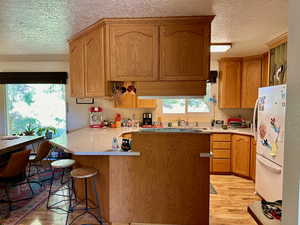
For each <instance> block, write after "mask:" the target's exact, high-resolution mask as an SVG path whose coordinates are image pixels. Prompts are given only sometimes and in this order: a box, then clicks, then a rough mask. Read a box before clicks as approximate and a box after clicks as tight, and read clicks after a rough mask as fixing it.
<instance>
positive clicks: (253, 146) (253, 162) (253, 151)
mask: <svg viewBox="0 0 300 225" xmlns="http://www.w3.org/2000/svg"><path fill="white" fill-rule="evenodd" d="M255 171H256V141H255V139H254V138H253V137H251V161H250V178H251V179H252V180H255Z"/></svg>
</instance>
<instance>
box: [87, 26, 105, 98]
mask: <svg viewBox="0 0 300 225" xmlns="http://www.w3.org/2000/svg"><path fill="white" fill-rule="evenodd" d="M84 59H85V93H86V96H88V97H99V96H105V76H104V50H103V29H102V28H101V27H99V26H98V27H97V28H95V29H94V30H93V31H91V32H90V33H88V34H87V35H86V36H85V38H84Z"/></svg>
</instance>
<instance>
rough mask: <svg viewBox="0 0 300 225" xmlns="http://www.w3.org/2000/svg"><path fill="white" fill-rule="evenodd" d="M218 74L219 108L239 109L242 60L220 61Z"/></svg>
mask: <svg viewBox="0 0 300 225" xmlns="http://www.w3.org/2000/svg"><path fill="white" fill-rule="evenodd" d="M219 74H220V75H219V81H218V82H219V107H220V108H223V109H225V108H240V107H241V76H242V60H241V59H240V58H234V59H226V60H221V61H220V73H219Z"/></svg>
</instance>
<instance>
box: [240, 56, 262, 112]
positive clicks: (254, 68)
mask: <svg viewBox="0 0 300 225" xmlns="http://www.w3.org/2000/svg"><path fill="white" fill-rule="evenodd" d="M261 66H262V65H261V56H258V57H251V58H245V59H244V61H243V75H242V108H254V106H255V102H256V100H257V97H258V88H259V87H260V86H261V76H262V67H261Z"/></svg>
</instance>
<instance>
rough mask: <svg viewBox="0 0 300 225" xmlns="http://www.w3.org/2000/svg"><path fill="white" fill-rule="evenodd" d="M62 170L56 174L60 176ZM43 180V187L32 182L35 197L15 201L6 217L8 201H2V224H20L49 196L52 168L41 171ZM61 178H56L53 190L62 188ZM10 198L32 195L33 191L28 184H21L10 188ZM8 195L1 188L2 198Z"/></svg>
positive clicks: (0, 221) (0, 213)
mask: <svg viewBox="0 0 300 225" xmlns="http://www.w3.org/2000/svg"><path fill="white" fill-rule="evenodd" d="M59 173H61V172H59V171H58V172H57V173H55V175H56V176H59V175H60V174H59ZM40 177H41V179H42V180H45V181H44V182H43V184H44V185H43V187H41V186H40V185H39V184H37V183H32V184H31V187H32V188H33V191H34V197H33V198H32V199H30V200H25V201H20V202H16V203H13V205H12V207H13V209H14V210H13V211H11V212H10V213H9V216H8V217H7V218H5V219H3V217H5V216H7V214H8V204H7V203H1V204H0V216H1V217H2V219H0V224H1V225H16V224H19V223H20V221H21V220H22V219H23V218H24V217H26V216H27V215H28V214H29V213H31V212H32V211H33V210H34V209H36V208H37V207H38V206H39V205H41V204H42V203H43V202H45V200H46V199H47V197H48V191H49V187H50V177H51V170H50V168H47V169H45V170H44V171H42V172H41V175H40ZM37 179H38V177H37V176H32V177H30V180H32V181H34V180H37ZM61 186H62V185H61V184H60V180H58V179H56V180H55V181H54V183H53V190H58V189H59V188H61ZM9 194H10V198H11V199H12V200H15V199H23V198H27V197H30V196H31V191H30V189H29V187H28V185H27V184H24V185H20V186H17V187H14V188H10V191H9ZM5 197H6V195H5V192H4V189H3V188H1V189H0V199H5Z"/></svg>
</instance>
